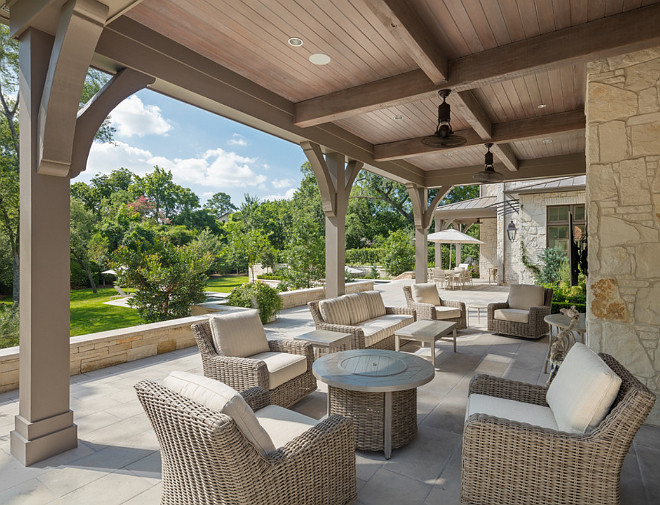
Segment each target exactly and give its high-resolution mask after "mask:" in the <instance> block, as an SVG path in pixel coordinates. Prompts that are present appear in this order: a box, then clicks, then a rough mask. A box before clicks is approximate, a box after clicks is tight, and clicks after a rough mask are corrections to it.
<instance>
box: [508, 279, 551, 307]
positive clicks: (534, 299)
mask: <svg viewBox="0 0 660 505" xmlns="http://www.w3.org/2000/svg"><path fill="white" fill-rule="evenodd" d="M544 296H545V289H544V288H543V286H534V285H532V284H511V288H510V289H509V308H510V309H520V310H529V309H530V307H541V306H542V305H543V298H544Z"/></svg>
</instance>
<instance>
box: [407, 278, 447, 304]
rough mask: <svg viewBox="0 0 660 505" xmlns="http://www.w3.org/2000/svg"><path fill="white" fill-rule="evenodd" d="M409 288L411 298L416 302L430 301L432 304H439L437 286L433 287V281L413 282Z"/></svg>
mask: <svg viewBox="0 0 660 505" xmlns="http://www.w3.org/2000/svg"><path fill="white" fill-rule="evenodd" d="M411 290H412V297H413V300H415V301H416V302H417V303H430V304H431V305H433V306H435V305H440V297H439V296H438V288H436V287H435V282H427V283H425V284H413V285H412V286H411Z"/></svg>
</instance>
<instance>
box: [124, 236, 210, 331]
mask: <svg viewBox="0 0 660 505" xmlns="http://www.w3.org/2000/svg"><path fill="white" fill-rule="evenodd" d="M212 261H213V258H212V257H211V254H210V253H208V252H202V251H200V250H199V248H197V247H195V246H194V245H188V246H175V245H172V244H171V243H170V242H169V241H168V240H166V239H165V238H162V237H155V239H154V241H153V242H152V243H149V241H148V240H144V238H142V239H140V238H136V240H135V241H134V242H133V243H132V244H131V246H128V245H123V246H121V247H120V248H119V249H118V250H117V251H116V252H115V254H114V257H113V262H112V266H113V268H114V269H115V270H116V271H117V273H118V276H117V281H118V282H119V283H120V284H122V285H126V286H129V287H133V288H136V292H135V294H134V295H133V296H132V297H131V299H130V301H129V304H130V305H131V306H132V307H135V308H136V309H137V312H138V314H139V315H140V317H142V318H143V319H144V320H145V321H147V322H155V321H165V320H168V319H176V318H179V317H186V316H188V315H190V306H191V305H192V304H193V303H200V302H202V301H204V299H205V297H204V287H205V285H206V279H207V277H206V274H205V273H204V272H206V270H208V268H209V266H210V265H211V262H212Z"/></svg>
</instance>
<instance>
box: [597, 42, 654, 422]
mask: <svg viewBox="0 0 660 505" xmlns="http://www.w3.org/2000/svg"><path fill="white" fill-rule="evenodd" d="M585 113H586V116H587V202H588V207H587V209H588V228H589V282H588V291H587V306H588V313H587V338H588V343H589V346H590V347H591V348H593V349H594V350H597V351H600V352H606V353H609V354H612V355H613V356H614V357H615V358H616V359H618V360H619V361H621V362H622V363H623V365H624V366H626V367H627V368H628V369H630V370H631V371H632V372H633V373H634V374H635V375H636V376H637V377H638V378H639V379H640V380H641V381H642V382H644V383H645V384H646V385H647V386H648V387H649V388H650V389H652V390H653V391H654V392H655V393H656V394H657V395H659V396H660V349H659V348H658V344H659V343H660V168H659V166H658V163H659V161H660V47H657V48H654V49H650V50H645V51H639V52H635V53H630V54H627V55H623V56H619V57H616V58H610V59H604V60H599V61H596V62H593V63H591V64H589V65H588V68H587V96H586V103H585ZM649 422H650V423H652V424H656V425H660V404H659V403H658V402H656V405H655V408H654V410H653V412H652V414H651V417H650V418H649Z"/></svg>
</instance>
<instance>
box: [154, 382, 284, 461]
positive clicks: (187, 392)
mask: <svg viewBox="0 0 660 505" xmlns="http://www.w3.org/2000/svg"><path fill="white" fill-rule="evenodd" d="M163 382H164V383H165V386H166V387H167V388H169V389H171V390H172V391H174V392H175V393H179V394H180V395H181V396H185V397H186V398H188V399H189V400H192V401H194V402H196V403H199V404H200V405H203V406H205V407H206V408H207V409H210V410H212V411H214V412H222V413H223V414H225V415H227V416H229V417H231V418H232V419H233V420H234V422H235V423H236V426H237V427H238V429H239V430H241V433H243V435H245V438H247V439H248V440H249V441H250V442H252V444H253V445H254V446H255V448H256V449H257V450H258V451H259V452H261V453H262V454H265V453H266V452H269V451H274V450H275V445H274V444H273V441H272V440H271V438H270V436H269V435H268V433H267V431H266V430H265V429H264V428H263V427H262V426H261V425H260V424H259V421H258V420H257V418H256V417H255V415H254V412H253V411H252V409H251V408H250V406H249V405H248V404H247V403H246V402H245V400H244V399H243V397H242V396H241V395H240V394H239V393H238V391H236V390H235V389H233V388H231V387H229V386H228V385H227V384H225V383H223V382H220V381H217V380H214V379H209V378H208V377H203V376H201V375H195V374H192V373H188V372H172V373H170V374H169V375H168V376H167V377H166V378H165V380H164V381H163Z"/></svg>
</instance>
